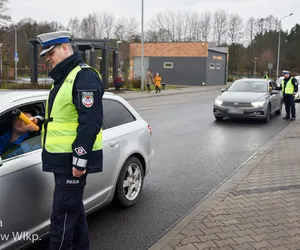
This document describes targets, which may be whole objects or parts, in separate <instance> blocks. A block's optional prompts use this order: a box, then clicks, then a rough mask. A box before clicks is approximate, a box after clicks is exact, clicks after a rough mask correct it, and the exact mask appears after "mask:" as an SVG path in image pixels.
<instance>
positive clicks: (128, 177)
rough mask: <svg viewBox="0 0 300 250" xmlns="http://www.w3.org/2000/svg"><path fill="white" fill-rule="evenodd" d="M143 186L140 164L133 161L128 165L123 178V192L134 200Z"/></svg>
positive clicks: (130, 199)
mask: <svg viewBox="0 0 300 250" xmlns="http://www.w3.org/2000/svg"><path fill="white" fill-rule="evenodd" d="M141 187H142V172H141V169H140V166H139V165H138V164H136V163H132V164H130V165H129V166H128V168H127V170H126V172H125V177H124V180H123V192H124V195H125V197H126V199H127V200H129V201H133V200H134V199H136V197H137V196H138V195H139V193H140V191H141Z"/></svg>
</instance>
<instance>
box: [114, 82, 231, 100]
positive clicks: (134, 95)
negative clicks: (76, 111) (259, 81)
mask: <svg viewBox="0 0 300 250" xmlns="http://www.w3.org/2000/svg"><path fill="white" fill-rule="evenodd" d="M229 84H231V83H228V84H227V85H216V86H185V87H183V88H177V89H168V87H167V88H166V90H162V91H161V92H160V93H157V94H156V93H155V91H153V90H152V91H151V92H150V93H147V91H140V92H134V91H120V92H117V91H113V93H115V94H116V95H119V96H121V97H123V98H124V99H126V100H134V99H143V98H149V97H160V96H166V95H180V94H188V93H195V92H202V91H214V90H221V89H223V88H226V86H229ZM110 90H113V89H110Z"/></svg>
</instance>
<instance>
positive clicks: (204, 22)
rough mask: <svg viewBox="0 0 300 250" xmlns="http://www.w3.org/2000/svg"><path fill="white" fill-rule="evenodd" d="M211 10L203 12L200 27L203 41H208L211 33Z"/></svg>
mask: <svg viewBox="0 0 300 250" xmlns="http://www.w3.org/2000/svg"><path fill="white" fill-rule="evenodd" d="M211 19H212V18H211V12H210V11H205V12H203V13H202V14H201V17H200V24H199V26H200V27H199V29H200V32H201V38H202V39H203V41H208V38H209V35H210V33H211Z"/></svg>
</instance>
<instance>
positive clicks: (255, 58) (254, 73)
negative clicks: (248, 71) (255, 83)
mask: <svg viewBox="0 0 300 250" xmlns="http://www.w3.org/2000/svg"><path fill="white" fill-rule="evenodd" d="M256 60H257V57H254V72H253V75H254V78H255V75H256Z"/></svg>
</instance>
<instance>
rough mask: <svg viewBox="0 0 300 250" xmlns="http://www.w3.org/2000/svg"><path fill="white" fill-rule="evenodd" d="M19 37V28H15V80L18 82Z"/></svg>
mask: <svg viewBox="0 0 300 250" xmlns="http://www.w3.org/2000/svg"><path fill="white" fill-rule="evenodd" d="M17 39H18V35H17V26H15V58H14V59H15V80H16V82H17V80H18V42H17Z"/></svg>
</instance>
